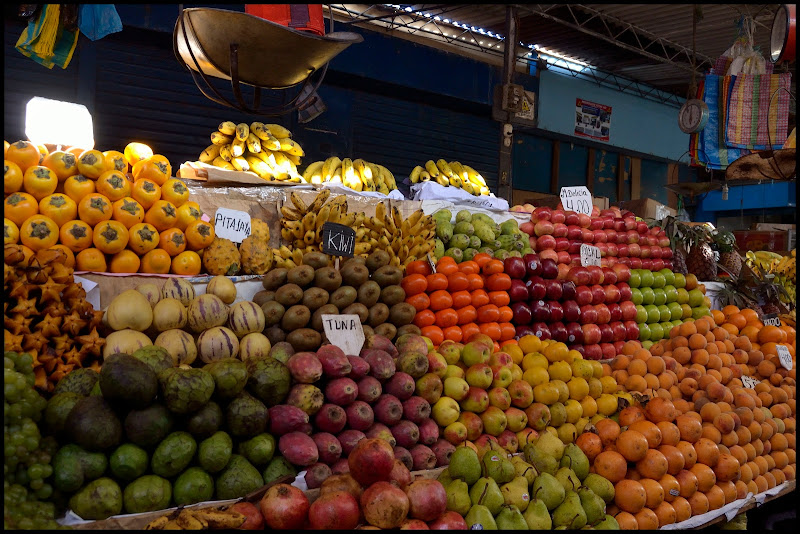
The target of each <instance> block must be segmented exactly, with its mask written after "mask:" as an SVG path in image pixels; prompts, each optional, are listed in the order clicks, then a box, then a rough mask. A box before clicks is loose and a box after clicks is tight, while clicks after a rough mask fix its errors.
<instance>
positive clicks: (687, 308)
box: [681, 304, 692, 319]
mask: <svg viewBox="0 0 800 534" xmlns="http://www.w3.org/2000/svg"><path fill="white" fill-rule="evenodd" d="M681 310H683V314H682V315H681V319H688V318H689V317H691V316H692V307H691V306H689V305H688V304H681Z"/></svg>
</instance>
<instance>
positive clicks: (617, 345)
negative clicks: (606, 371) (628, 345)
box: [612, 341, 625, 354]
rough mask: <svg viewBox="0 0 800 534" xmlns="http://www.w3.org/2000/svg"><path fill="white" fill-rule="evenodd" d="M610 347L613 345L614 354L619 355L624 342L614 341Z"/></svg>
mask: <svg viewBox="0 0 800 534" xmlns="http://www.w3.org/2000/svg"><path fill="white" fill-rule="evenodd" d="M612 345H614V352H616V353H617V354H621V353H622V348H623V347H624V346H625V341H615V342H614V343H612Z"/></svg>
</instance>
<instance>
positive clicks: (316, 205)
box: [308, 189, 331, 213]
mask: <svg viewBox="0 0 800 534" xmlns="http://www.w3.org/2000/svg"><path fill="white" fill-rule="evenodd" d="M330 196H331V190H330V189H323V190H322V191H320V192H319V193H317V196H316V197H314V201H313V202H312V203H311V205H310V206H309V207H308V211H310V212H314V213H317V212H318V211H319V210H320V208H322V206H324V205H325V202H327V201H328V198H329V197H330Z"/></svg>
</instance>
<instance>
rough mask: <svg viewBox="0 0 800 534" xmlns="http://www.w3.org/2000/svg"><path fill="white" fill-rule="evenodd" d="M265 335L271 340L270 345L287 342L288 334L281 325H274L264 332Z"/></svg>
mask: <svg viewBox="0 0 800 534" xmlns="http://www.w3.org/2000/svg"><path fill="white" fill-rule="evenodd" d="M264 335H265V336H267V339H269V342H270V345H273V346H274V345H275V344H276V343H280V342H281V341H286V332H284V331H283V329H282V328H281V327H280V326H279V325H273V326H270V327H269V328H267V329H266V330H264Z"/></svg>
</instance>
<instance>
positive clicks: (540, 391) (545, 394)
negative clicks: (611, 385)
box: [533, 382, 616, 405]
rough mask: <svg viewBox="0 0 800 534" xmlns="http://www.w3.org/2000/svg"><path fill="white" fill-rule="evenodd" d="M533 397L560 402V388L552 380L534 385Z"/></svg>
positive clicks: (541, 400) (547, 402) (538, 400)
mask: <svg viewBox="0 0 800 534" xmlns="http://www.w3.org/2000/svg"><path fill="white" fill-rule="evenodd" d="M533 399H534V400H535V401H536V402H541V403H542V404H547V405H550V404H553V403H554V402H558V388H557V387H556V386H555V385H554V384H552V383H551V382H545V383H543V384H537V385H535V386H533ZM615 401H616V398H615Z"/></svg>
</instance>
